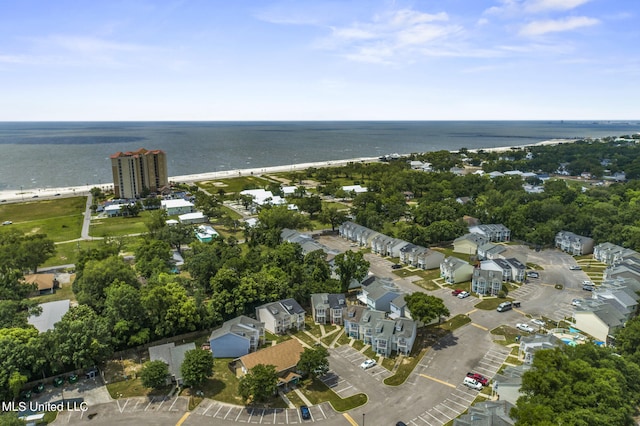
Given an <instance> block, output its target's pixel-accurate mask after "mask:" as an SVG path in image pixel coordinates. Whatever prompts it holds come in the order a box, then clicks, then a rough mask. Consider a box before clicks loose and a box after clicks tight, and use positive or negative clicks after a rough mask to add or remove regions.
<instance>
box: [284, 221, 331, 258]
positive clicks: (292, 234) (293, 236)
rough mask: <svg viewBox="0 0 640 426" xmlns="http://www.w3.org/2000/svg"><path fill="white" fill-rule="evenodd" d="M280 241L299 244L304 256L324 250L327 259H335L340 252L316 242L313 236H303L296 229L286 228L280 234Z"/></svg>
mask: <svg viewBox="0 0 640 426" xmlns="http://www.w3.org/2000/svg"><path fill="white" fill-rule="evenodd" d="M280 239H281V240H282V241H287V242H289V243H295V244H299V245H300V247H301V248H302V254H303V255H305V256H306V255H307V254H309V253H311V252H313V251H316V250H322V251H324V252H325V253H326V254H327V257H331V258H333V257H335V256H336V255H338V254H339V253H340V252H339V251H337V250H334V249H331V248H329V247H327V246H325V245H323V244H320V243H319V242H318V241H316V240H314V239H313V237H312V236H311V235H308V234H303V233H301V232H298V231H296V230H295V229H288V228H284V229H283V230H282V232H280Z"/></svg>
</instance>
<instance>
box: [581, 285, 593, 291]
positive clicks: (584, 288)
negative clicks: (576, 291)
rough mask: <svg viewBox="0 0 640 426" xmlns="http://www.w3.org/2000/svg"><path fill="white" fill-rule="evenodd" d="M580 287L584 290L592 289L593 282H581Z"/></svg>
mask: <svg viewBox="0 0 640 426" xmlns="http://www.w3.org/2000/svg"><path fill="white" fill-rule="evenodd" d="M582 289H583V290H586V291H593V284H582Z"/></svg>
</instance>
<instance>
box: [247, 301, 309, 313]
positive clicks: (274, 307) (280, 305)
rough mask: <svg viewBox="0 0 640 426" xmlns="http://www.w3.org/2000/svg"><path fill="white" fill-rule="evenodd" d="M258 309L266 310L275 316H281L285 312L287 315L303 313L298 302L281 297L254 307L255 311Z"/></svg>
mask: <svg viewBox="0 0 640 426" xmlns="http://www.w3.org/2000/svg"><path fill="white" fill-rule="evenodd" d="M260 309H266V310H268V311H269V312H270V313H271V315H273V316H274V317H275V318H279V317H283V316H284V315H285V312H286V313H287V314H288V315H293V314H304V313H305V311H304V309H302V306H300V304H299V303H298V302H296V301H295V300H294V299H283V300H279V301H277V302H271V303H265V304H264V305H262V306H258V307H257V308H256V312H258V310H260Z"/></svg>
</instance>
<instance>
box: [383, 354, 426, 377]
mask: <svg viewBox="0 0 640 426" xmlns="http://www.w3.org/2000/svg"><path fill="white" fill-rule="evenodd" d="M427 351H428V348H425V349H422V350H421V351H420V352H419V353H418V354H417V355H414V356H409V357H405V358H403V359H402V363H401V364H400V365H399V366H398V370H396V374H394V375H393V376H390V377H387V378H386V379H385V380H384V384H385V385H388V386H400V385H401V384H403V383H404V381H405V380H407V377H409V374H411V372H412V371H413V369H414V368H416V365H418V362H420V360H421V359H422V357H423V356H424V354H426V353H427Z"/></svg>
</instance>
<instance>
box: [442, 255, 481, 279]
mask: <svg viewBox="0 0 640 426" xmlns="http://www.w3.org/2000/svg"><path fill="white" fill-rule="evenodd" d="M473 269H474V268H473V266H472V265H470V264H468V263H467V262H465V261H464V260H461V259H458V258H457V257H453V256H449V257H447V258H445V259H444V260H443V261H442V263H441V264H440V276H441V277H442V278H444V280H445V281H446V282H447V283H449V284H457V283H461V282H464V281H470V280H471V276H472V275H473Z"/></svg>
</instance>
